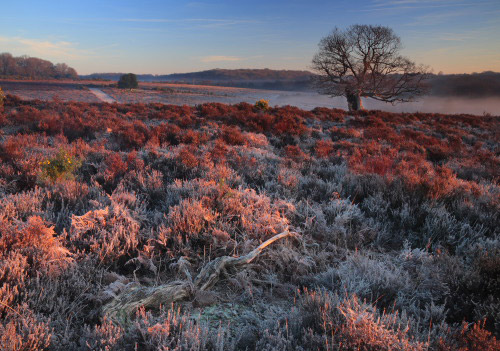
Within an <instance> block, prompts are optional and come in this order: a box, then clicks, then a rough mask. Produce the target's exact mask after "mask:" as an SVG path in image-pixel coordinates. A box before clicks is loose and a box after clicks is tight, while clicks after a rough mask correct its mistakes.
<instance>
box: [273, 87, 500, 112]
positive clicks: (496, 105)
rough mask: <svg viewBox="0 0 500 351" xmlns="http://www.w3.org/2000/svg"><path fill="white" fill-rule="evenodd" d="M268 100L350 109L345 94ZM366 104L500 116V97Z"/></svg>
mask: <svg viewBox="0 0 500 351" xmlns="http://www.w3.org/2000/svg"><path fill="white" fill-rule="evenodd" d="M266 94H267V97H265V98H267V99H269V100H270V104H271V105H279V106H283V105H293V106H297V107H300V108H303V109H308V110H311V109H313V108H315V107H329V108H341V109H347V102H346V100H345V98H344V97H335V98H332V97H328V96H325V95H320V94H318V93H306V92H270V91H267V92H266ZM363 105H364V107H365V108H366V109H368V110H383V111H389V112H430V113H448V114H473V115H483V114H491V115H500V98H498V97H488V98H464V97H453V96H452V97H433V96H425V97H422V98H420V99H419V100H418V101H414V102H407V103H399V104H395V105H392V104H389V103H384V102H381V101H376V100H372V99H363Z"/></svg>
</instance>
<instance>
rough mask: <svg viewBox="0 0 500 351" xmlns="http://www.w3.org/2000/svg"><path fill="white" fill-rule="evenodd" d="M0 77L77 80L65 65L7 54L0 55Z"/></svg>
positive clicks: (74, 73) (73, 71)
mask: <svg viewBox="0 0 500 351" xmlns="http://www.w3.org/2000/svg"><path fill="white" fill-rule="evenodd" d="M0 77H16V78H29V79H47V78H72V79H76V78H78V74H77V73H76V71H75V70H74V69H73V68H71V67H68V65H66V64H65V63H58V64H56V65H54V64H53V63H52V62H50V61H46V60H42V59H39V58H36V57H29V56H19V57H13V56H12V55H11V54H9V53H1V54H0Z"/></svg>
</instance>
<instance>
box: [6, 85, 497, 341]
mask: <svg viewBox="0 0 500 351" xmlns="http://www.w3.org/2000/svg"><path fill="white" fill-rule="evenodd" d="M82 92H83V93H85V94H87V93H89V92H88V91H86V90H85V91H84V90H82ZM94 97H95V96H94ZM0 128H1V129H0V162H1V163H0V164H1V167H0V199H1V201H0V316H1V321H0V349H2V350H45V349H47V350H280V351H281V350H290V351H291V350H443V351H444V350H464V351H465V350H470V351H472V350H483V351H486V350H492V351H493V350H498V349H499V348H500V345H499V342H498V341H497V339H496V337H498V331H499V330H500V325H499V321H500V300H499V296H500V278H499V272H500V256H499V253H500V240H499V227H498V224H499V223H500V218H499V216H500V202H499V198H500V196H499V195H500V186H499V183H498V182H499V177H498V176H499V174H500V160H499V153H500V149H499V145H500V143H499V141H500V140H499V139H500V117H495V116H489V115H483V116H473V115H464V114H456V115H444V114H431V113H389V112H381V111H360V112H355V113H348V112H346V111H344V110H339V109H328V108H315V109H313V110H312V111H305V110H301V109H299V108H297V107H291V106H285V107H269V106H267V104H266V103H265V101H263V102H261V103H258V104H256V105H253V104H248V103H238V104H233V105H228V104H220V103H203V104H198V105H196V106H187V105H184V106H176V105H165V104H160V103H147V104H146V103H129V104H123V103H113V104H110V103H102V102H64V101H61V100H58V99H55V100H52V101H44V100H31V101H23V100H21V99H19V98H16V97H14V96H7V98H6V99H5V101H4V107H3V110H0ZM267 240H271V241H273V242H272V243H270V244H269V245H267V244H266V245H267V246H266V247H264V246H265V245H264V243H266V241H267ZM256 249H257V250H256Z"/></svg>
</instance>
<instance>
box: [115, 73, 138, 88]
mask: <svg viewBox="0 0 500 351" xmlns="http://www.w3.org/2000/svg"><path fill="white" fill-rule="evenodd" d="M138 86H139V83H137V76H136V75H135V74H133V73H128V74H124V75H122V76H121V77H120V80H119V81H118V88H121V89H134V88H137V87H138Z"/></svg>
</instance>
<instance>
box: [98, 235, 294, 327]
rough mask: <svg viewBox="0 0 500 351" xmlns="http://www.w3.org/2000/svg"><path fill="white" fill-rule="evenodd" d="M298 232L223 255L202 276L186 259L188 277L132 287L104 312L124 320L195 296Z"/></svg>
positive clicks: (203, 270) (182, 265)
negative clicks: (192, 271)
mask: <svg viewBox="0 0 500 351" xmlns="http://www.w3.org/2000/svg"><path fill="white" fill-rule="evenodd" d="M288 236H295V233H293V232H290V231H288V230H286V231H284V232H282V233H280V234H277V235H275V236H273V237H272V238H270V239H268V240H266V241H265V242H263V243H262V244H260V245H259V246H258V247H256V248H255V249H254V250H252V251H251V252H249V253H248V254H246V255H244V256H241V257H230V256H222V257H218V258H216V259H215V260H213V261H210V262H209V263H207V264H206V265H205V266H203V268H202V269H201V271H200V273H199V274H198V276H197V277H196V278H195V279H194V283H193V282H192V281H191V279H190V278H191V276H190V274H189V272H188V271H187V269H186V267H185V262H184V261H185V259H184V258H181V260H184V261H182V262H180V263H182V264H180V267H182V271H183V272H184V275H185V276H186V278H187V279H188V281H181V282H179V281H177V282H172V283H168V284H165V285H160V286H157V287H137V286H135V287H131V288H128V289H126V290H124V291H122V292H121V293H120V295H119V296H118V297H117V298H115V299H114V300H113V301H111V302H110V303H108V304H106V305H105V306H104V307H103V312H104V314H105V315H106V316H107V317H108V318H111V319H113V320H114V321H117V322H122V321H124V320H127V319H128V318H130V316H131V315H132V314H133V313H134V312H135V311H136V310H137V309H138V308H139V307H145V308H150V309H151V308H153V309H154V308H159V307H160V306H161V305H163V306H165V305H169V304H171V303H173V302H176V301H181V300H185V299H188V298H191V297H192V296H193V295H194V292H195V291H197V290H201V291H204V290H208V289H210V288H211V287H213V286H214V285H215V284H216V283H217V281H219V278H220V275H221V274H222V272H223V271H225V270H227V269H230V268H239V267H241V266H244V265H246V264H248V263H250V262H252V261H253V260H254V259H255V258H256V257H257V256H258V255H259V254H260V253H261V252H262V250H264V249H265V248H266V247H267V246H269V245H271V244H272V243H274V242H275V241H276V240H279V239H282V238H286V237H288Z"/></svg>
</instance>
